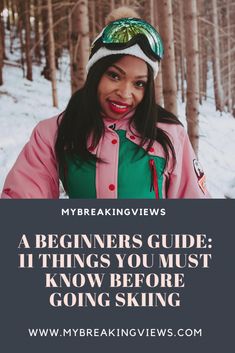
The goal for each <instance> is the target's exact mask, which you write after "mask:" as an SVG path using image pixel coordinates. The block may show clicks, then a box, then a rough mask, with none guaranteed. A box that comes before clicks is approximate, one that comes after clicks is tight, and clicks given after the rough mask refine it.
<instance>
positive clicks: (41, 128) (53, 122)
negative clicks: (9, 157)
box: [34, 115, 60, 133]
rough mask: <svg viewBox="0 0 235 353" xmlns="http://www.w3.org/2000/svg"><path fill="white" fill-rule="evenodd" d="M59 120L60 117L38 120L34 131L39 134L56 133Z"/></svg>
mask: <svg viewBox="0 0 235 353" xmlns="http://www.w3.org/2000/svg"><path fill="white" fill-rule="evenodd" d="M59 119H60V115H56V116H53V117H51V118H47V119H43V120H40V121H39V123H38V124H37V125H36V126H35V128H34V130H36V131H38V132H41V133H56V131H57V129H58V121H59Z"/></svg>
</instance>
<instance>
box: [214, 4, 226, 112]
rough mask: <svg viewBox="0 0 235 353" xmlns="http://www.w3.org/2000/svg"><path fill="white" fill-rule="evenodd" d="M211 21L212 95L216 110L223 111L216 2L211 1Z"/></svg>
mask: <svg viewBox="0 0 235 353" xmlns="http://www.w3.org/2000/svg"><path fill="white" fill-rule="evenodd" d="M212 19H213V25H214V28H213V58H212V61H213V75H214V94H215V105H216V110H219V111H221V112H222V111H223V90H222V82H221V71H220V45H219V23H218V14H217V2H216V0H212Z"/></svg>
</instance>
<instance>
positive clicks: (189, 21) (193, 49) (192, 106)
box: [184, 0, 199, 154]
mask: <svg viewBox="0 0 235 353" xmlns="http://www.w3.org/2000/svg"><path fill="white" fill-rule="evenodd" d="M184 16H185V17H184V18H185V33H187V36H186V38H185V40H186V58H187V60H186V61H187V103H186V118H187V124H188V134H189V138H190V141H191V144H192V146H193V149H194V151H195V153H196V154H197V153H198V144H199V121H198V115H199V52H198V27H197V3H196V0H187V1H185V2H184Z"/></svg>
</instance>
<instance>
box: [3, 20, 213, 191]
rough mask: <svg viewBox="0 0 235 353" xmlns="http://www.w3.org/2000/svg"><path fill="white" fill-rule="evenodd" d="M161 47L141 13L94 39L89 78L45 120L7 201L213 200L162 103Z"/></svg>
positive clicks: (14, 173) (14, 174) (13, 175)
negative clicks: (158, 87)
mask: <svg viewBox="0 0 235 353" xmlns="http://www.w3.org/2000/svg"><path fill="white" fill-rule="evenodd" d="M162 57H163V45H162V40H161V37H160V35H159V33H158V32H157V31H156V30H155V29H154V28H153V27H152V26H151V25H150V24H149V23H147V22H145V21H143V20H141V19H137V18H121V19H118V20H115V21H113V22H111V23H109V24H108V25H107V26H106V27H105V28H104V30H103V31H102V32H101V34H100V35H99V36H98V37H97V38H96V39H95V41H94V42H93V44H92V47H91V53H90V58H89V62H88V65H87V72H88V76H87V80H86V82H85V84H84V87H83V88H82V89H80V90H79V91H77V92H76V93H75V94H74V95H73V96H72V98H71V99H70V101H69V104H68V106H67V108H66V110H65V112H63V113H62V114H61V115H60V116H59V117H54V118H51V119H48V120H44V121H42V122H40V123H39V124H38V125H37V126H36V128H35V129H34V131H33V133H32V136H31V138H30V141H29V142H28V144H27V145H26V146H25V147H24V149H23V151H22V152H21V154H20V156H19V157H18V159H17V161H16V163H15V165H14V166H13V168H12V170H11V171H10V173H9V174H8V176H7V179H6V182H5V185H4V190H3V193H2V197H3V198H58V197H59V179H60V180H61V181H62V183H63V185H64V188H65V190H66V192H67V194H68V196H69V197H70V198H207V197H209V194H208V192H207V190H206V188H205V176H204V173H203V170H202V169H201V167H200V165H199V164H198V161H197V160H196V158H195V155H194V153H193V150H192V147H191V145H190V142H189V139H188V136H187V134H186V132H185V130H184V128H183V127H182V126H181V124H180V122H179V121H178V119H177V118H176V117H175V116H174V115H173V114H171V113H169V112H167V111H166V110H165V109H163V108H161V107H160V106H158V105H156V103H155V98H154V97H155V93H154V78H155V77H156V75H157V73H158V70H159V64H160V60H161V59H162Z"/></svg>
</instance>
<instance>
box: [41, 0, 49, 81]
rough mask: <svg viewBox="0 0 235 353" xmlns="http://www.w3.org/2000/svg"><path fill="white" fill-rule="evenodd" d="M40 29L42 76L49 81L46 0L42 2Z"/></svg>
mask: <svg viewBox="0 0 235 353" xmlns="http://www.w3.org/2000/svg"><path fill="white" fill-rule="evenodd" d="M41 15H42V28H43V49H44V53H45V60H46V63H45V66H44V68H43V70H42V73H41V74H42V75H43V76H44V77H45V78H46V79H47V80H49V81H50V80H51V76H50V62H49V45H48V44H49V35H48V18H47V0H42V12H41Z"/></svg>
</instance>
